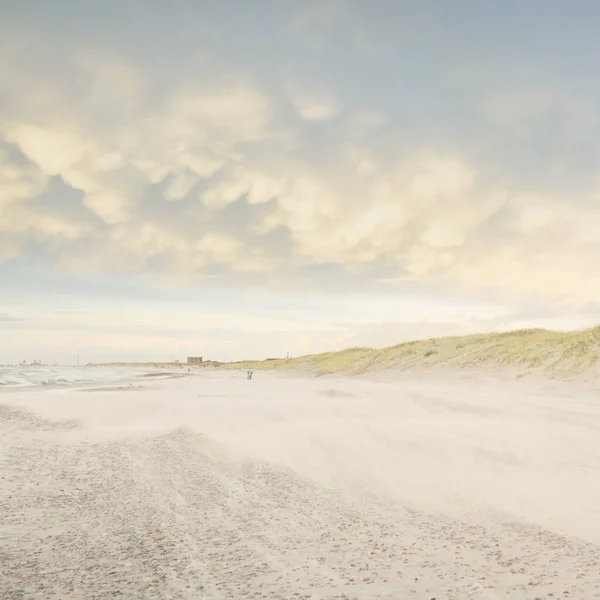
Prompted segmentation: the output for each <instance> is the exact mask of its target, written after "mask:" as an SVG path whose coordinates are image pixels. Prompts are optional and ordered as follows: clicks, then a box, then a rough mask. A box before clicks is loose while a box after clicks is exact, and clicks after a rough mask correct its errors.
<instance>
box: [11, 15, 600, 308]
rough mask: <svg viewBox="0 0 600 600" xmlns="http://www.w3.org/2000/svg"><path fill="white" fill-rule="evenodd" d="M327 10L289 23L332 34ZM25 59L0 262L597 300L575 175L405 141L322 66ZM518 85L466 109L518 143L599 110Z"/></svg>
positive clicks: (15, 92) (392, 119) (589, 201)
mask: <svg viewBox="0 0 600 600" xmlns="http://www.w3.org/2000/svg"><path fill="white" fill-rule="evenodd" d="M340 10H341V5H340V4H337V3H331V4H330V5H328V7H327V8H326V9H325V8H323V9H322V10H321V9H319V8H318V7H317V6H316V5H314V6H312V8H310V10H309V9H307V10H306V11H304V13H303V14H298V15H296V23H297V25H298V27H299V28H300V30H302V31H305V28H306V27H312V26H314V25H315V23H316V24H317V25H318V26H319V27H335V23H336V19H338V17H339V18H341V17H340ZM14 43H15V42H14V38H11V37H10V36H9V37H7V39H6V40H4V41H3V42H2V48H1V50H2V55H3V56H5V57H6V56H10V55H11V52H10V51H11V49H14V46H12V45H13V44H14ZM21 49H22V46H21ZM31 52H32V55H33V56H34V58H36V60H29V61H27V62H26V63H25V67H24V68H23V69H16V67H15V66H14V64H12V63H10V61H8V60H7V59H6V58H5V59H4V60H2V61H0V97H2V98H4V100H3V104H2V105H1V106H0V108H1V109H2V112H3V115H4V117H3V124H2V128H1V129H0V142H1V144H2V147H1V150H0V259H2V260H15V259H21V260H28V259H30V258H31V256H32V253H34V252H37V253H38V254H37V255H36V256H38V260H42V259H40V258H39V256H40V254H41V256H43V257H44V258H43V260H45V261H47V263H48V264H52V265H54V266H55V267H57V268H65V269H66V268H68V269H74V270H85V271H90V270H92V271H97V272H102V273H127V272H132V273H140V272H147V273H153V274H156V275H158V276H165V277H181V278H186V277H188V278H198V279H203V278H204V279H206V278H211V279H212V280H218V279H219V278H220V277H221V278H222V277H224V276H227V277H229V278H235V277H238V276H239V277H250V278H252V277H253V276H261V277H263V279H262V280H261V281H264V282H266V283H265V284H268V285H270V286H273V287H277V286H278V285H285V282H286V281H290V280H293V279H294V277H295V273H299V272H300V271H301V270H302V272H303V274H304V275H303V276H304V277H306V273H307V272H308V271H309V270H310V269H311V268H320V267H323V266H324V265H325V266H328V267H330V268H332V269H334V271H332V272H335V273H337V274H339V276H340V277H342V276H343V275H344V274H345V273H349V272H360V273H361V277H362V281H363V283H364V285H365V286H369V285H381V284H384V285H389V286H394V285H404V284H405V283H407V282H413V283H414V282H417V283H423V284H427V285H438V286H440V287H442V288H447V287H448V286H459V287H460V288H461V289H464V290H465V293H474V294H477V293H481V294H482V295H486V294H487V295H489V294H498V293H502V294H504V295H505V296H506V297H513V298H516V297H518V296H519V295H520V294H523V293H525V294H531V295H539V296H540V297H547V298H557V297H558V298H563V299H569V300H571V301H572V302H575V303H583V302H586V301H590V300H593V299H595V298H597V297H598V294H599V293H600V272H598V270H597V268H595V256H596V255H597V252H598V251H599V250H600V236H599V234H598V228H597V227H596V224H598V223H599V222H600V220H599V219H598V216H599V215H598V212H597V210H596V209H595V206H596V205H597V201H598V193H599V191H600V189H599V188H595V187H593V185H587V186H585V187H580V188H579V189H578V190H577V192H573V193H572V194H570V193H567V192H565V191H564V190H556V191H552V190H548V189H546V188H542V187H536V186H535V185H534V186H531V187H529V188H528V187H527V186H524V185H523V184H522V182H517V181H516V180H515V179H514V178H511V177H509V176H507V174H506V173H504V172H502V170H501V169H497V168H492V167H490V165H489V164H486V163H485V162H484V161H483V159H481V158H480V157H479V156H477V154H474V153H473V152H471V151H469V149H468V148H466V147H465V148H463V147H462V146H461V145H460V144H456V143H454V144H453V143H448V142H447V141H444V139H443V136H440V137H439V138H438V137H436V136H435V135H431V136H424V137H423V139H416V138H415V133H414V131H409V130H408V129H407V128H405V129H402V127H400V126H399V125H398V122H399V117H398V115H394V114H392V112H391V109H390V106H386V105H385V103H384V102H380V103H378V102H377V101H375V100H374V96H371V97H370V99H369V101H368V102H367V101H366V100H365V97H361V100H360V102H359V103H357V104H356V105H353V103H352V102H351V98H350V96H349V95H348V94H347V93H346V94H344V93H343V89H341V87H340V88H339V89H338V88H336V84H335V81H334V79H333V77H332V78H331V81H324V80H311V81H309V80H307V79H302V77H300V76H299V75H298V76H296V75H295V74H293V73H292V74H291V75H290V73H288V72H284V71H282V72H278V73H275V75H273V76H272V79H271V80H269V82H266V80H265V78H262V79H261V77H258V76H253V74H241V71H240V69H235V68H232V69H231V70H230V72H228V71H227V64H225V65H224V67H223V72H224V73H223V72H221V73H220V74H219V75H215V70H214V69H212V70H211V69H210V68H208V67H206V65H204V64H203V65H201V66H200V67H198V70H197V71H195V72H194V76H193V77H192V76H191V75H190V72H188V73H187V74H185V76H182V77H179V78H174V79H173V81H170V82H169V85H165V83H164V80H163V79H161V75H160V74H159V73H158V72H155V71H154V70H153V69H152V68H151V66H148V65H145V66H140V65H137V64H135V62H134V61H133V60H131V61H128V60H127V59H126V58H125V57H122V56H118V55H115V54H114V53H111V52H109V50H108V49H105V50H103V49H102V48H100V49H95V50H94V51H91V50H89V49H87V50H86V48H84V47H81V48H78V51H77V52H74V51H73V48H71V52H67V53H65V54H64V55H63V56H60V60H59V67H56V65H54V67H53V69H50V68H48V69H46V68H45V67H46V66H47V65H46V64H45V62H44V61H45V58H44V56H43V52H41V51H40V49H39V47H38V49H37V50H36V48H35V46H34V47H33V49H32V50H31ZM36 52H37V53H38V54H35V53H36ZM27 65H29V66H27ZM57 69H58V70H59V71H60V76H56V72H57ZM338 87H339V86H338ZM534 92H535V90H530V89H528V88H518V89H516V88H514V87H512V88H507V89H505V90H502V89H494V90H491V91H488V92H486V94H483V95H482V96H481V97H480V98H478V99H475V100H474V101H473V107H474V108H473V110H474V114H475V113H476V114H477V115H478V117H477V118H480V119H482V121H481V123H482V124H487V125H486V126H488V127H489V131H492V132H493V131H496V130H497V129H498V128H500V129H501V130H502V132H503V133H504V134H505V135H513V134H515V135H517V137H518V136H519V135H521V134H523V135H525V136H526V138H527V139H528V140H532V139H535V138H536V135H538V130H537V124H538V122H539V121H540V119H546V118H549V117H551V116H552V115H556V114H559V115H561V117H560V118H561V119H562V121H561V122H562V123H563V124H564V127H563V129H564V131H563V133H564V135H567V136H568V135H571V136H572V137H571V138H570V139H578V138H577V135H579V136H582V135H584V132H585V128H586V125H589V124H590V123H592V122H596V121H597V114H596V111H595V110H594V109H593V106H592V105H591V104H590V103H589V102H587V101H586V100H585V99H578V98H577V97H576V96H575V95H567V94H559V95H558V96H557V95H552V94H549V93H548V92H547V91H539V90H538V91H537V92H535V93H534ZM482 126H483V125H482ZM411 136H412V137H411ZM573 136H575V137H573ZM67 197H68V201H67V200H66V198H67ZM557 236H558V238H559V240H560V243H558V244H557V242H556V239H557ZM31 260H33V259H31ZM382 270H385V271H386V275H385V276H382V275H381V271H382ZM490 290H491V291H490Z"/></svg>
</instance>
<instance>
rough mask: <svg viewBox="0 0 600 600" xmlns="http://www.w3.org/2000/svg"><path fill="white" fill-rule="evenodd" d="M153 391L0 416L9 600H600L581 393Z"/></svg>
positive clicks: (508, 389)
mask: <svg viewBox="0 0 600 600" xmlns="http://www.w3.org/2000/svg"><path fill="white" fill-rule="evenodd" d="M446 377H449V376H446ZM152 381H153V385H152V387H149V388H148V387H143V386H140V385H139V380H138V381H137V382H135V381H134V382H133V383H134V385H135V386H138V387H133V388H131V387H129V389H125V390H121V389H119V387H120V386H117V387H114V388H112V389H104V390H103V389H96V390H95V393H93V394H89V393H84V392H83V391H72V390H54V389H53V390H44V391H40V392H39V393H37V392H36V393H33V392H27V393H11V394H3V395H2V396H1V397H0V403H2V404H3V407H2V409H1V410H0V477H1V479H0V511H1V512H0V514H1V515H2V518H1V519H0V569H1V571H0V597H2V598H7V599H11V600H12V599H16V598H20V599H21V598H23V599H24V598H32V599H35V600H41V599H44V600H45V599H47V598H53V599H60V600H70V599H73V600H75V599H77V600H81V599H85V600H87V599H98V600H99V599H105V598H128V599H132V600H133V599H135V600H139V599H158V598H160V599H169V600H171V599H177V598H182V599H199V598H208V599H221V598H223V599H225V598H231V599H239V598H250V597H252V598H257V597H258V598H261V597H262V598H281V599H283V598H285V599H287V598H290V599H291V598H315V599H316V598H319V599H329V598H351V599H352V598H356V599H360V600H364V599H367V600H368V599H371V598H372V599H375V598H395V599H400V598H401V599H404V598H415V599H417V600H431V599H432V598H436V599H437V600H441V599H448V598H460V599H462V598H465V599H467V598H468V599H471V598H473V599H487V600H496V599H501V598H514V599H519V600H521V599H532V600H534V599H536V598H544V599H545V598H554V599H556V598H571V599H572V600H574V599H578V600H580V599H582V600H587V599H588V598H590V599H591V598H600V578H599V577H598V573H599V571H600V518H598V517H599V507H600V403H599V401H598V399H597V398H598V393H597V391H595V390H593V389H584V388H577V389H576V388H575V387H573V386H571V387H566V386H564V385H560V384H554V383H549V382H544V383H543V385H542V384H541V383H540V384H538V383H536V382H531V381H530V382H523V381H518V382H510V381H497V380H494V379H492V378H486V379H478V378H473V379H471V380H462V379H460V378H453V379H452V380H450V379H444V378H442V377H437V378H435V379H433V378H432V379H431V380H428V379H427V377H420V378H419V379H408V378H401V377H400V378H395V380H392V379H390V380H389V381H386V380H383V379H379V380H375V379H349V378H343V377H335V378H318V379H315V378H310V377H298V376H289V375H286V376H281V375H280V376H278V375H276V374H263V373H255V374H254V378H253V379H252V380H251V381H248V380H246V374H245V372H241V373H238V372H227V373H219V372H211V373H202V374H198V375H196V374H194V375H192V376H190V377H185V378H175V379H166V380H163V379H160V378H154V379H153V380H152Z"/></svg>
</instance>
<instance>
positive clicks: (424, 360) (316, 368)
mask: <svg viewBox="0 0 600 600" xmlns="http://www.w3.org/2000/svg"><path fill="white" fill-rule="evenodd" d="M599 352H600V326H599V327H592V328H589V329H584V330H581V331H568V332H562V331H549V330H547V329H520V330H517V331H506V332H500V333H486V334H475V335H465V336H453V337H445V338H432V339H428V340H417V341H412V342H404V343H402V344H398V345H397V346H392V347H390V348H381V349H378V348H348V349H346V350H340V351H338V352H326V353H323V354H312V355H309V356H301V357H298V358H294V359H278V360H270V361H246V362H238V363H232V364H224V365H221V367H223V368H243V369H247V368H254V369H261V370H279V369H285V370H288V371H289V370H305V371H311V372H314V373H316V374H317V375H327V374H332V373H343V374H346V375H363V374H365V373H372V372H383V371H386V370H390V369H394V370H403V371H422V370H425V371H434V370H445V369H451V370H456V369H467V370H472V371H484V372H485V371H489V370H490V369H493V370H494V371H496V372H498V373H503V374H507V375H509V376H511V377H514V376H526V375H540V374H543V375H544V376H545V377H550V378H570V379H572V378H579V379H583V380H589V379H598V377H599V376H600V368H599V361H598V359H599V357H600V354H599Z"/></svg>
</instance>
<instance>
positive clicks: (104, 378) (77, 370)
mask: <svg viewBox="0 0 600 600" xmlns="http://www.w3.org/2000/svg"><path fill="white" fill-rule="evenodd" d="M128 375H129V376H131V375H132V373H131V371H125V370H119V369H109V368H102V369H96V368H89V367H38V366H23V367H0V388H16V387H19V388H20V387H36V386H73V385H85V384H94V383H100V384H104V383H114V382H116V381H122V380H123V379H126V378H127V376H128Z"/></svg>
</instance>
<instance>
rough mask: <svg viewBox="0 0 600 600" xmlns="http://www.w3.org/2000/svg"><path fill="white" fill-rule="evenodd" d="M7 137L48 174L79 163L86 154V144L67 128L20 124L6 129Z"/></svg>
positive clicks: (55, 173) (51, 174)
mask: <svg viewBox="0 0 600 600" xmlns="http://www.w3.org/2000/svg"><path fill="white" fill-rule="evenodd" d="M6 140H7V141H9V142H12V143H14V144H16V145H17V146H18V147H19V149H20V150H21V151H22V152H23V154H25V155H26V156H27V157H28V158H29V159H30V160H31V161H32V162H33V163H35V164H36V165H38V167H39V168H40V169H41V170H42V171H43V172H44V173H45V174H46V175H49V176H53V175H58V174H60V173H61V172H62V171H63V170H65V169H68V168H70V167H72V166H73V165H76V164H77V163H79V162H80V161H81V160H83V157H84V156H85V153H86V150H87V148H86V144H85V143H84V142H83V140H81V138H80V137H79V136H78V135H76V134H72V133H70V132H68V131H64V130H63V131H61V130H60V129H59V130H56V129H52V128H47V127H38V126H37V125H31V124H18V125H13V126H9V127H8V128H7V134H6Z"/></svg>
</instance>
